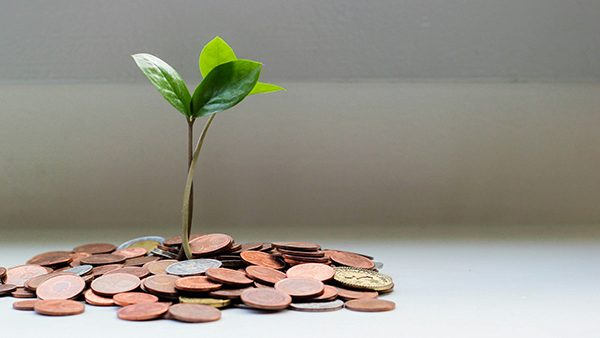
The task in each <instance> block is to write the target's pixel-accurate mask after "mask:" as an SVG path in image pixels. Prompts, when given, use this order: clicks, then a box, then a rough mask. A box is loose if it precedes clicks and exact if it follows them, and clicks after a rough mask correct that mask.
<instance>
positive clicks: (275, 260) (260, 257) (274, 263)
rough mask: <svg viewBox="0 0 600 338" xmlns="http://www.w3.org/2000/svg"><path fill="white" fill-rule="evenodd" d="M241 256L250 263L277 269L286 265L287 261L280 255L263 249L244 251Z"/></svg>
mask: <svg viewBox="0 0 600 338" xmlns="http://www.w3.org/2000/svg"><path fill="white" fill-rule="evenodd" d="M240 258H242V260H243V261H244V262H245V263H246V264H248V265H259V266H266V267H267V268H273V269H277V270H279V269H283V268H284V267H285V263H284V262H283V261H282V260H281V259H280V258H279V257H277V256H275V255H271V254H268V253H266V252H262V251H242V252H241V253H240Z"/></svg>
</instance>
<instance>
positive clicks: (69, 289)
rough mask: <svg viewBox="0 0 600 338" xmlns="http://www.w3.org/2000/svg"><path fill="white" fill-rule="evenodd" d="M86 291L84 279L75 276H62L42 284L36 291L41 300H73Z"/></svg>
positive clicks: (49, 279)
mask: <svg viewBox="0 0 600 338" xmlns="http://www.w3.org/2000/svg"><path fill="white" fill-rule="evenodd" d="M83 289H85V281H84V280H83V278H81V277H79V276H77V275H75V274H71V273H68V274H62V275H58V276H54V277H51V278H48V279H47V280H45V281H43V282H42V283H40V285H39V286H38V287H37V290H36V291H35V294H36V295H37V297H38V298H39V299H42V300H45V299H73V298H75V297H77V296H79V295H80V294H81V293H82V292H83Z"/></svg>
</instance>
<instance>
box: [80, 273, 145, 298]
mask: <svg viewBox="0 0 600 338" xmlns="http://www.w3.org/2000/svg"><path fill="white" fill-rule="evenodd" d="M139 285H140V279H139V278H137V277H136V276H134V275H131V274H128V273H113V274H109V275H104V276H102V277H99V278H97V279H95V280H94V281H93V282H92V285H91V288H92V290H94V292H95V293H97V294H98V295H100V296H104V297H112V296H113V295H116V294H117V293H122V292H129V291H132V290H135V289H136V288H137V287H138V286H139Z"/></svg>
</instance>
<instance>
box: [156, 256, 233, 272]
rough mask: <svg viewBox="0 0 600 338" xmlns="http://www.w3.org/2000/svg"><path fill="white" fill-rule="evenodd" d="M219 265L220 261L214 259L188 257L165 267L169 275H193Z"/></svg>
mask: <svg viewBox="0 0 600 338" xmlns="http://www.w3.org/2000/svg"><path fill="white" fill-rule="evenodd" d="M218 267H221V262H220V261H218V260H216V259H209V258H206V259H190V260H187V261H182V262H178V263H173V264H171V265H169V266H167V268H166V269H165V271H166V272H167V273H168V274H169V275H176V276H194V275H201V274H203V273H204V272H206V270H208V269H210V268H218Z"/></svg>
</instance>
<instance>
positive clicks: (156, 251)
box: [150, 247, 177, 259]
mask: <svg viewBox="0 0 600 338" xmlns="http://www.w3.org/2000/svg"><path fill="white" fill-rule="evenodd" d="M150 254H151V255H153V256H159V257H163V258H167V259H175V258H177V254H176V253H172V252H170V251H165V250H162V249H159V248H158V247H156V248H154V249H152V251H150Z"/></svg>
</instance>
